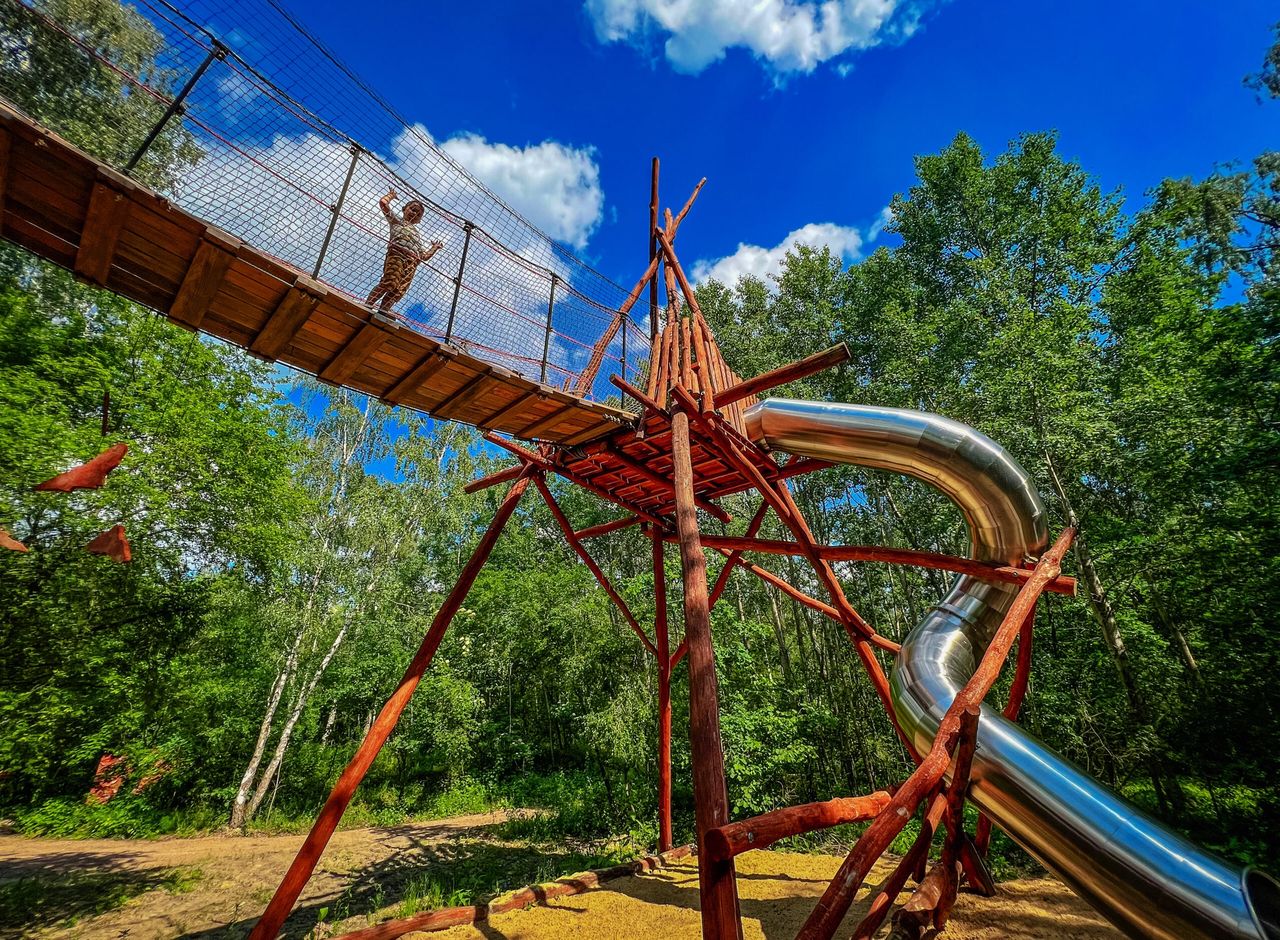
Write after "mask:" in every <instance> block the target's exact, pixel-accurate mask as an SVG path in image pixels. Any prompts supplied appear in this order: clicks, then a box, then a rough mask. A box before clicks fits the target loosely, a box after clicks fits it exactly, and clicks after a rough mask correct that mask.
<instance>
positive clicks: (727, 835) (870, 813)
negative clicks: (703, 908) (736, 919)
mask: <svg viewBox="0 0 1280 940" xmlns="http://www.w3.org/2000/svg"><path fill="white" fill-rule="evenodd" d="M889 799H890V794H889V792H888V791H887V790H880V791H878V792H876V793H872V794H871V795H870V796H855V797H846V798H842V799H835V800H827V801H826V802H823V803H803V804H801V805H800V806H788V807H786V808H784V809H776V810H774V811H773V812H771V813H763V814H762V815H760V816H754V817H752V818H751V819H744V820H742V821H741V822H736V823H729V824H728V825H727V826H721V827H720V828H719V829H712V830H711V831H710V832H709V833H707V849H708V851H709V852H711V854H712V856H713V857H715V858H733V857H734V856H737V855H741V854H742V853H743V852H747V851H750V850H751V849H763V848H767V847H768V846H770V845H773V843H775V842H777V841H778V840H779V839H785V838H787V837H788V836H795V835H800V834H801V833H805V832H813V831H815V830H817V829H830V828H831V827H832V826H842V825H844V824H845V823H855V822H865V821H866V820H868V819H874V818H875V817H876V816H878V815H879V814H880V812H881V811H882V810H883V809H884V808H885V807H886V806H888V805H889Z"/></svg>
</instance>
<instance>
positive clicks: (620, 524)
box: [574, 516, 644, 539]
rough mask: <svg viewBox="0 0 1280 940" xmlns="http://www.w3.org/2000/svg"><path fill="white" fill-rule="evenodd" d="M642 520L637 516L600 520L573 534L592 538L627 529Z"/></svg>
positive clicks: (639, 523)
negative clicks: (608, 520) (607, 520)
mask: <svg viewBox="0 0 1280 940" xmlns="http://www.w3.org/2000/svg"><path fill="white" fill-rule="evenodd" d="M643 521H644V520H642V519H641V518H640V517H639V516H623V517H622V518H621V519H614V520H612V521H610V522H601V523H599V524H597V525H590V526H587V527H586V528H585V529H579V530H578V531H577V532H576V533H574V534H575V535H577V536H578V538H580V539H593V538H595V537H596V536H598V535H608V534H609V533H610V532H618V531H621V530H622V529H629V528H631V526H633V525H641V524H643Z"/></svg>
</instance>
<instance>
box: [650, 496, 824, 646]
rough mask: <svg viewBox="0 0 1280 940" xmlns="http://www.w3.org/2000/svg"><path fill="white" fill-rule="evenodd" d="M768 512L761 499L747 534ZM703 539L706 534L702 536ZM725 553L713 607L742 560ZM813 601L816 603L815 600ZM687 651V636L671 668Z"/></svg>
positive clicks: (757, 527) (755, 529) (736, 554)
mask: <svg viewBox="0 0 1280 940" xmlns="http://www.w3.org/2000/svg"><path fill="white" fill-rule="evenodd" d="M768 512H769V504H768V503H766V502H764V501H763V500H761V502H760V508H759V509H757V510H756V514H755V515H754V516H752V517H751V523H750V524H749V525H748V526H747V535H748V536H752V535H755V534H756V533H757V532H759V531H760V526H761V525H762V524H763V523H764V517H765V515H766V514H767V513H768ZM703 538H704V539H705V538H706V536H703ZM723 554H726V560H725V563H724V566H723V567H721V569H720V574H719V576H718V577H717V578H716V583H715V587H714V588H712V589H711V596H710V598H709V599H708V606H709V607H715V606H716V601H718V600H720V595H721V594H723V593H724V589H725V586H726V585H728V583H729V577H730V576H731V575H732V574H733V569H734V567H735V566H736V565H737V564H739V563H740V562H741V560H742V553H741V552H731V553H723ZM814 603H818V602H817V601H815V602H814ZM687 652H689V643H688V640H687V638H686V639H683V640H681V641H680V645H679V646H678V647H676V652H675V655H674V656H672V657H671V668H672V669H674V668H675V667H676V666H678V665H680V660H682V659H684V656H685V653H687Z"/></svg>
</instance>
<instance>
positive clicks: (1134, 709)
mask: <svg viewBox="0 0 1280 940" xmlns="http://www.w3.org/2000/svg"><path fill="white" fill-rule="evenodd" d="M1044 460H1045V465H1046V466H1047V467H1048V469H1049V479H1050V481H1051V482H1052V483H1053V489H1054V492H1056V493H1057V494H1058V499H1059V500H1060V501H1061V504H1062V510H1063V513H1064V514H1065V515H1066V517H1067V524H1068V525H1070V526H1073V527H1074V528H1075V530H1076V540H1075V547H1074V551H1075V555H1076V563H1077V564H1078V565H1079V568H1080V577H1081V579H1082V580H1083V581H1084V586H1085V597H1086V598H1088V601H1089V609H1090V611H1092V613H1093V619H1094V620H1095V621H1097V623H1098V627H1099V628H1100V629H1101V630H1102V638H1103V640H1104V642H1105V643H1106V644H1107V649H1108V651H1109V652H1110V653H1111V661H1112V662H1113V663H1114V664H1115V667H1116V672H1117V673H1118V674H1119V676H1120V683H1121V685H1123V686H1124V691H1125V696H1126V697H1127V698H1128V700H1129V710H1130V712H1131V714H1132V715H1133V718H1134V721H1136V722H1137V723H1138V724H1140V725H1144V726H1146V727H1151V716H1150V713H1149V712H1148V711H1147V707H1146V702H1144V701H1143V698H1142V694H1141V693H1140V692H1139V691H1138V683H1137V680H1136V679H1135V678H1134V675H1133V668H1132V666H1131V665H1130V663H1129V650H1128V647H1126V646H1125V642H1124V637H1123V636H1122V635H1121V633H1120V625H1119V623H1118V622H1117V621H1116V613H1115V608H1114V607H1112V606H1111V600H1110V598H1109V597H1108V596H1107V592H1106V590H1105V588H1103V586H1102V578H1101V577H1100V576H1099V574H1098V568H1097V566H1096V565H1095V564H1094V560H1093V554H1092V553H1091V552H1090V551H1089V543H1088V540H1087V539H1086V538H1085V535H1084V533H1083V531H1082V530H1081V526H1080V518H1079V516H1077V515H1076V511H1075V507H1074V506H1073V505H1072V503H1071V499H1070V497H1069V496H1068V495H1067V490H1066V487H1064V486H1063V485H1062V479H1061V477H1060V476H1059V475H1058V468H1057V467H1056V466H1055V465H1054V462H1053V458H1052V457H1051V456H1050V455H1049V453H1048V452H1047V451H1046V452H1045V455H1044ZM1147 766H1148V770H1149V772H1150V774H1151V785H1152V787H1153V789H1154V790H1155V794H1156V802H1157V803H1159V805H1160V811H1161V812H1162V813H1164V814H1166V815H1167V814H1168V813H1169V809H1170V804H1172V808H1173V810H1174V811H1175V812H1181V811H1182V809H1183V807H1184V806H1185V803H1186V799H1185V797H1184V796H1183V793H1182V786H1181V784H1180V783H1179V782H1178V777H1177V774H1176V773H1175V772H1174V770H1173V768H1172V767H1170V766H1169V765H1168V762H1167V761H1166V760H1165V759H1164V758H1163V757H1162V755H1160V754H1155V753H1153V754H1150V755H1148V757H1147Z"/></svg>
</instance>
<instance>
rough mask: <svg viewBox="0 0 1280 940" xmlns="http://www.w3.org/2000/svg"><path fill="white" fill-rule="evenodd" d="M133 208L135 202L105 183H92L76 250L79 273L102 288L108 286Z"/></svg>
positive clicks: (76, 268)
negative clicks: (112, 267)
mask: <svg viewBox="0 0 1280 940" xmlns="http://www.w3.org/2000/svg"><path fill="white" fill-rule="evenodd" d="M132 206H133V202H132V200H130V199H129V197H128V196H126V195H125V194H124V193H122V192H120V190H118V189H117V188H115V187H114V186H109V185H107V184H106V183H104V182H102V181H98V182H96V183H94V184H93V192H92V193H91V194H90V196H89V212H88V214H87V215H86V216H85V220H84V228H83V229H82V232H81V235H80V247H79V248H78V249H77V250H76V261H75V272H76V274H79V275H80V276H81V277H83V278H84V279H85V280H87V281H90V282H91V283H94V284H97V285H99V286H102V285H104V284H106V283H107V277H108V275H110V273H111V260H112V258H114V257H115V253H116V243H117V242H118V241H119V240H120V232H121V231H122V230H123V229H124V224H125V222H126V221H127V220H128V218H129V209H130V208H131V207H132Z"/></svg>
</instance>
